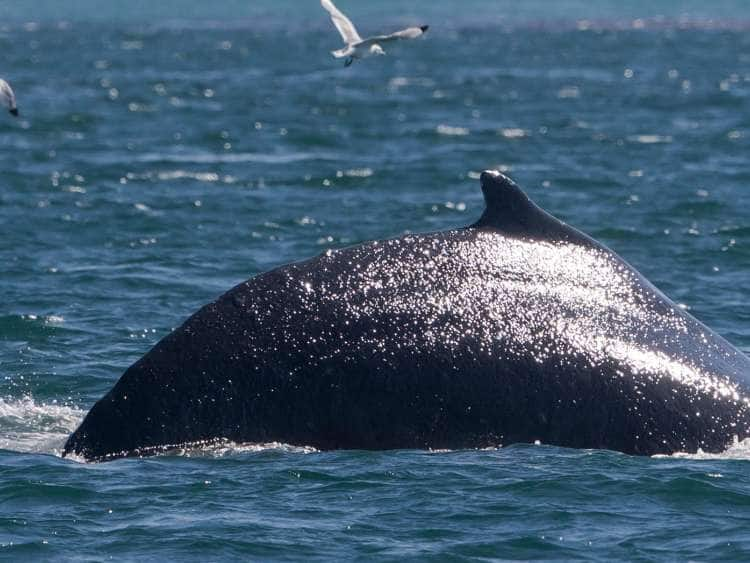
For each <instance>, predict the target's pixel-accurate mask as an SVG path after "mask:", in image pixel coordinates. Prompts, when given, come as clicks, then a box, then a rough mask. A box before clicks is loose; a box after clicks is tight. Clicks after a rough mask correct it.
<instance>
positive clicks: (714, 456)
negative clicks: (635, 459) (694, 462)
mask: <svg viewBox="0 0 750 563" xmlns="http://www.w3.org/2000/svg"><path fill="white" fill-rule="evenodd" d="M653 457H655V458H676V459H707V460H730V459H745V460H750V438H748V439H745V440H742V441H740V440H738V439H737V437H736V436H735V438H734V441H733V443H732V445H731V446H729V447H728V448H727V449H726V450H724V451H723V452H719V453H708V452H704V451H703V450H701V449H700V448H699V449H698V451H697V452H695V453H692V454H691V453H687V452H676V453H673V454H671V455H664V454H659V455H655V456H653Z"/></svg>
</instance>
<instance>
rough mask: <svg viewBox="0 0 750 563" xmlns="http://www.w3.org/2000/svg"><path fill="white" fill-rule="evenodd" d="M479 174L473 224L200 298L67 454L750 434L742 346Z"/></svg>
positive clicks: (369, 245) (711, 444) (588, 444)
mask: <svg viewBox="0 0 750 563" xmlns="http://www.w3.org/2000/svg"><path fill="white" fill-rule="evenodd" d="M481 187H482V191H483V194H484V199H485V207H486V208H485V210H484V212H483V214H482V215H481V217H480V219H479V220H478V221H477V222H476V223H474V224H472V225H470V226H467V227H463V228H457V229H454V230H448V231H444V232H436V233H427V234H409V235H407V236H402V237H400V238H394V239H390V240H381V241H372V242H366V243H364V244H360V245H358V246H352V247H349V248H342V249H336V250H334V249H332V250H328V251H326V252H324V253H323V254H321V255H320V256H317V257H315V258H312V259H309V260H306V261H302V262H297V263H292V264H289V265H286V266H282V267H280V268H277V269H275V270H272V271H270V272H267V273H264V274H261V275H258V276H256V277H253V278H251V279H249V280H248V281H246V282H244V283H241V284H239V285H238V286H236V287H234V288H233V289H231V290H229V291H228V292H227V293H225V294H224V295H222V296H221V297H219V298H218V299H217V300H216V301H214V302H213V303H210V304H208V305H206V306H204V307H203V308H202V309H200V310H199V311H198V312H196V313H195V314H194V315H192V316H191V317H190V318H188V319H187V320H186V321H185V323H184V324H183V325H182V326H180V327H179V328H177V329H176V330H174V331H173V332H171V333H170V334H168V335H167V336H165V337H164V338H163V339H162V340H161V341H160V342H158V343H157V344H156V345H155V346H154V347H153V348H152V349H151V350H150V351H149V352H148V353H147V354H146V355H145V356H143V357H142V358H141V359H140V360H138V361H137V362H136V363H135V364H133V365H132V366H131V367H130V368H128V369H127V370H126V371H125V373H124V374H123V375H122V376H121V377H120V379H119V381H117V383H116V384H115V386H114V387H113V388H112V389H111V390H110V391H109V392H108V393H107V394H106V395H105V396H104V397H103V398H101V399H100V400H99V401H98V402H97V403H96V404H94V406H93V407H92V408H91V410H90V412H89V413H88V414H87V416H86V417H85V419H84V420H83V421H82V423H81V424H80V426H79V427H78V429H77V430H75V432H74V433H73V434H72V435H71V436H70V438H69V439H68V441H67V443H66V444H65V447H64V454H63V455H70V454H77V455H78V456H82V457H83V458H85V459H87V460H107V459H112V458H117V457H123V456H138V455H149V454H154V453H158V452H160V451H164V450H167V449H170V448H172V447H175V446H179V445H184V444H189V443H194V442H205V441H211V440H220V439H222V440H231V441H236V442H258V443H263V442H284V443H289V444H295V445H306V446H313V447H315V448H319V449H337V448H354V449H391V448H449V449H455V448H477V447H488V446H498V445H508V444H512V443H518V442H529V443H531V442H536V441H540V442H542V443H546V444H554V445H559V446H567V447H577V448H606V449H611V450H617V451H621V452H625V453H628V454H641V455H651V454H657V453H666V454H668V453H673V452H676V451H686V452H695V451H697V450H698V449H703V450H704V451H714V452H715V451H721V450H723V449H725V448H726V447H727V446H728V445H730V444H731V443H732V442H733V441H734V440H737V439H744V438H745V437H747V436H748V429H749V428H750V415H749V413H750V408H749V407H750V360H749V359H748V358H747V357H746V356H744V355H743V354H742V353H741V352H739V351H738V350H737V349H735V348H734V347H733V346H732V345H731V344H729V343H728V342H727V341H726V340H724V339H723V338H722V337H720V336H719V335H717V334H715V333H714V332H712V331H711V330H710V329H709V328H707V327H706V326H704V325H703V324H701V323H700V322H699V321H697V320H696V319H695V318H693V317H692V316H690V315H689V314H688V313H687V312H686V311H684V310H682V309H681V308H680V307H678V306H676V305H675V304H674V303H673V302H672V301H670V300H669V298H667V297H666V296H665V295H664V294H662V293H661V292H660V291H659V290H658V289H657V288H656V287H654V286H653V285H652V284H651V283H650V282H648V281H647V280H646V279H645V278H644V277H643V276H641V275H640V274H639V273H638V272H637V271H636V270H635V269H634V268H632V267H631V266H630V265H629V264H628V263H627V262H625V261H624V260H623V259H621V258H620V257H619V256H617V255H616V254H615V253H614V252H612V251H611V250H609V249H608V248H606V247H605V246H604V245H602V244H600V243H598V242H597V241H595V240H593V239H592V238H590V237H589V236H587V235H585V234H583V233H582V232H580V231H578V230H576V229H574V228H572V227H570V226H568V225H566V224H565V223H563V222H561V221H559V220H558V219H556V218H555V217H553V216H552V215H550V214H548V213H547V212H545V211H543V210H542V209H541V208H539V207H538V206H537V205H535V204H534V203H533V202H532V201H531V200H530V199H529V198H528V197H527V196H526V194H525V193H524V192H523V191H522V190H521V189H520V188H519V187H518V186H517V185H516V184H515V183H514V182H513V181H512V180H510V179H509V178H507V177H506V176H504V175H502V174H501V173H499V172H495V171H485V172H484V173H482V175H481Z"/></svg>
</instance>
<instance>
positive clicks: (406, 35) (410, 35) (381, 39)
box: [363, 25, 430, 43]
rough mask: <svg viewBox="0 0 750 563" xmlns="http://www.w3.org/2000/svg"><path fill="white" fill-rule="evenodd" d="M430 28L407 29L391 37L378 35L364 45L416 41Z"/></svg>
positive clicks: (368, 39) (427, 26) (370, 38)
mask: <svg viewBox="0 0 750 563" xmlns="http://www.w3.org/2000/svg"><path fill="white" fill-rule="evenodd" d="M429 28H430V26H429V25H422V26H419V27H407V28H406V29H402V30H401V31H397V32H396V33H391V34H390V35H376V36H375V37H368V38H367V39H365V40H364V41H363V43H387V42H388V41H397V40H399V39H416V38H417V37H421V36H422V35H424V34H425V33H427V30H428V29H429Z"/></svg>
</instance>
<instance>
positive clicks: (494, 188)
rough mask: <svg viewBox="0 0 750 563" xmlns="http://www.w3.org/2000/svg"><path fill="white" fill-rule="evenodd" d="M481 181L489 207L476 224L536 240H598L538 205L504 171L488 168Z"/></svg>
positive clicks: (474, 225)
mask: <svg viewBox="0 0 750 563" xmlns="http://www.w3.org/2000/svg"><path fill="white" fill-rule="evenodd" d="M480 182H481V184H482V193H483V194H484V201H485V206H486V208H485V210H484V213H483V214H482V216H481V217H480V218H479V221H477V222H476V223H474V224H473V225H472V227H473V228H479V229H493V230H496V231H500V232H502V233H504V234H507V235H509V236H512V237H517V238H528V239H534V240H550V241H565V242H572V243H578V244H586V245H590V244H591V243H592V242H594V241H593V240H592V239H590V238H589V237H588V236H586V235H584V234H583V233H581V232H580V231H578V230H576V229H574V228H573V227H570V226H569V225H566V224H565V223H563V222H562V221H560V220H559V219H557V218H555V217H553V216H552V215H550V214H549V213H547V212H546V211H544V210H543V209H542V208H541V207H539V206H538V205H536V204H535V203H534V202H533V201H531V199H529V196H527V195H526V194H525V193H524V192H523V190H522V189H521V188H519V187H518V184H516V183H515V182H514V181H513V180H511V179H510V178H508V177H507V176H505V175H504V174H502V173H501V172H498V171H497V170H485V171H484V172H482V175H481V176H480ZM594 244H596V243H594Z"/></svg>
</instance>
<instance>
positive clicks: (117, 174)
mask: <svg viewBox="0 0 750 563" xmlns="http://www.w3.org/2000/svg"><path fill="white" fill-rule="evenodd" d="M339 3H340V4H341V7H342V8H344V7H346V11H347V12H348V13H350V15H351V16H352V18H353V19H354V20H355V22H357V24H358V26H359V27H360V29H361V31H362V32H363V33H369V32H373V33H377V32H384V31H388V30H390V29H391V28H393V27H394V26H399V25H402V24H421V23H429V24H430V25H431V28H430V33H429V34H428V35H427V36H426V37H425V40H424V41H418V42H413V43H409V44H404V45H394V46H392V47H389V48H388V49H387V50H388V51H389V56H387V57H380V58H378V59H376V60H367V61H364V62H358V63H356V64H355V65H353V66H352V67H351V68H349V69H345V68H343V67H342V66H341V63H340V61H335V60H333V59H332V58H331V57H330V55H329V53H328V51H329V50H331V49H335V48H338V47H339V43H340V40H339V37H338V36H337V34H336V32H335V30H334V29H333V28H332V26H331V24H330V21H329V20H328V19H327V17H326V16H325V13H324V12H323V11H322V10H320V9H319V7H318V6H317V3H316V2H310V3H309V4H310V5H309V6H308V5H305V6H300V4H299V3H298V2H291V1H290V0H280V1H278V2H271V1H270V0H259V1H258V2H252V3H248V2H239V1H234V0H232V1H227V2H224V3H208V4H207V3H198V2H195V1H194V0H182V1H177V0H168V1H165V2H163V3H152V4H153V5H151V6H148V5H146V4H145V3H142V2H137V3H135V4H133V5H132V6H131V7H130V8H126V7H124V6H125V4H122V3H94V2H93V1H92V0H82V1H81V2H76V3H74V5H73V6H70V7H69V9H67V8H66V9H65V10H63V9H62V8H61V6H62V4H60V3H57V2H51V1H48V0H44V1H40V2H38V3H28V5H26V4H24V5H23V6H21V5H19V3H17V2H11V1H10V0H0V22H1V23H0V47H1V49H0V51H1V52H2V56H1V58H0V76H2V77H4V78H6V79H7V80H9V81H10V82H11V83H12V84H13V87H14V89H15V90H16V94H17V96H18V102H19V108H20V110H21V118H20V119H18V120H13V119H12V118H11V117H10V116H2V118H1V119H0V234H1V235H2V236H1V237H0V264H2V273H1V274H0V290H1V291H0V295H1V296H2V300H1V301H0V448H2V449H1V450H0V558H7V559H9V560H19V559H22V558H29V557H33V558H37V559H43V560H44V559H46V560H60V559H72V560H94V559H95V560H99V559H104V558H109V557H112V558H118V559H126V560H139V561H140V560H164V559H168V560H196V561H197V560H201V561H202V560H218V559H227V558H229V559H232V558H236V559H246V558H255V559H264V560H265V559H286V560H300V559H318V560H320V559H326V560H328V559H369V558H373V557H381V558H386V559H397V558H398V559H403V558H407V559H424V558H431V557H434V558H440V559H448V560H457V561H458V560H468V559H498V558H499V559H519V558H541V559H595V560H611V559H627V560H631V559H643V560H649V559H655V560H660V559H737V560H742V559H745V560H746V559H747V558H748V557H750V537H748V535H747V529H748V526H749V525H750V481H749V480H748V469H749V468H750V461H749V460H750V452H749V451H748V447H750V446H747V445H746V444H738V445H736V446H735V447H734V448H732V449H731V450H730V451H729V452H727V453H726V454H722V455H720V456H707V455H701V454H697V455H692V456H675V457H669V458H634V457H629V456H625V455H622V454H618V453H613V452H608V451H575V450H565V449H560V448H555V447H550V446H546V445H539V446H534V445H517V446H510V447H504V448H499V449H496V450H487V451H449V452H423V451H394V452H360V451H343V452H316V451H313V450H310V449H306V448H292V447H289V446H285V445H283V444H267V445H247V444H245V445H242V444H239V445H238V444H223V445H218V446H217V445H214V446H211V447H205V448H193V449H190V450H185V451H183V452H181V455H170V456H163V457H157V458H152V459H144V460H137V459H128V460H121V461H116V462H112V463H107V464H84V463H78V462H75V461H71V460H68V459H65V460H63V459H60V458H59V451H60V448H61V446H62V443H63V441H64V440H65V437H66V435H67V434H68V433H69V432H70V431H71V430H72V429H74V428H75V426H76V425H77V423H78V422H79V421H80V420H81V418H82V417H83V415H84V414H85V412H86V410H87V409H88V408H89V407H90V406H91V405H92V404H93V402H94V401H95V400H96V399H97V398H99V397H100V396H101V395H102V394H103V393H104V392H105V391H106V390H107V389H109V388H110V387H111V385H112V384H113V383H114V381H115V380H116V379H117V378H118V377H119V375H120V374H121V373H122V371H123V370H124V369H125V368H126V367H127V366H129V365H130V364H131V363H132V362H134V361H135V360H137V359H138V358H139V357H140V356H141V355H142V354H143V353H145V352H146V351H147V350H148V349H149V348H150V347H151V346H152V345H153V344H154V343H156V342H157V341H158V340H159V339H160V338H162V337H163V336H164V335H165V334H167V333H168V332H169V331H170V330H171V329H173V328H175V327H177V326H179V325H180V323H181V322H182V321H183V320H184V319H185V318H186V317H187V316H188V315H189V314H190V313H192V312H193V311H195V310H196V309H197V308H198V307H199V306H200V305H202V304H204V303H206V302H208V301H210V300H212V299H214V298H215V297H217V296H218V295H219V294H221V293H222V292H223V291H225V290H226V289H228V288H230V287H231V286H233V285H235V284H236V283H238V282H240V281H242V280H244V279H246V278H248V277H250V276H251V275H255V274H257V273H259V272H262V271H265V270H267V269H269V268H272V267H274V266H276V265H280V264H283V263H287V262H290V261H294V260H299V259H303V258H307V257H310V256H312V255H315V254H318V253H320V252H322V251H324V250H325V249H327V248H331V247H341V246H346V245H350V244H354V243H357V242H360V241H363V240H370V239H377V238H383V237H390V236H397V235H400V234H403V233H405V232H420V231H430V230H440V229H446V228H451V227H456V226H461V225H466V224H469V223H471V222H473V221H474V220H476V218H478V216H479V215H480V213H481V210H482V197H481V192H480V189H479V183H478V173H479V171H481V170H483V169H486V168H493V167H494V168H499V169H501V170H503V171H505V172H507V173H508V174H509V175H511V176H512V177H513V178H514V179H515V180H516V181H517V182H518V183H519V184H520V185H521V186H523V187H524V188H525V189H526V190H527V192H528V193H529V195H530V196H531V197H532V198H533V199H534V200H535V201H537V202H538V203H540V204H541V205H542V206H543V207H545V208H546V209H548V210H549V211H551V212H552V213H554V214H555V215H556V216H558V217H560V218H562V219H563V220H565V221H567V222H569V223H571V224H572V225H574V226H576V227H578V228H580V229H582V230H584V231H585V232H587V233H589V234H591V235H592V236H593V237H595V238H597V239H598V240H600V241H602V242H603V243H605V244H607V245H608V246H610V247H611V248H612V249H614V250H615V251H616V252H618V253H619V254H620V255H621V256H623V257H624V258H625V259H626V260H628V261H629V262H630V263H631V264H633V265H634V266H635V267H636V268H637V269H639V270H640V271H641V272H642V273H643V274H644V275H646V277H648V278H649V279H650V280H652V281H653V282H654V283H655V284H656V285H657V286H658V287H659V288H660V289H662V290H663V291H664V292H665V293H666V294H667V295H669V296H670V297H671V298H672V299H674V300H675V301H676V302H678V303H680V304H681V305H682V306H684V307H686V308H688V309H689V310H690V312H691V313H692V314H693V315H695V316H696V317H697V318H699V319H700V320H701V321H703V322H705V323H706V324H707V325H709V326H710V327H711V328H713V329H714V330H716V331H717V332H718V333H720V334H722V335H723V336H725V337H726V338H727V339H728V340H729V341H731V342H732V343H733V344H734V345H736V346H737V347H738V348H740V349H742V350H744V351H745V352H747V351H749V350H750V308H749V307H748V306H747V302H748V298H749V297H750V286H749V285H748V283H747V280H748V275H750V218H749V217H750V213H748V211H749V210H750V190H748V186H749V185H750V150H748V149H750V35H749V34H748V33H747V31H748V30H749V29H750V7H749V6H748V5H747V4H746V3H744V2H737V1H730V0H725V1H720V2H716V3H713V4H706V3H699V2H694V1H685V2H677V1H671V0H659V1H656V2H640V1H638V2H631V3H627V4H628V6H626V7H623V6H621V5H620V4H621V3H617V2H614V1H613V0H612V1H603V2H598V3H596V6H595V7H592V6H591V3H585V2H579V1H575V0H565V1H563V2H556V3H554V6H551V5H550V3H548V2H542V1H539V0H535V1H532V2H525V3H523V4H522V6H521V7H518V4H519V3H515V2H510V1H502V2H484V1H480V0H470V1H468V2H467V3H466V6H465V8H464V9H462V10H461V11H460V12H458V11H457V10H456V8H455V6H456V3H454V2H448V0H436V1H434V2H432V1H431V2H427V1H426V0H418V1H415V2H411V3H409V4H408V6H404V5H403V3H397V2H395V1H391V0H388V1H384V2H382V3H380V2H379V3H368V4H365V3H364V2H360V1H357V0H352V1H350V2H345V1H344V0H339ZM102 4H104V5H102ZM462 5H463V4H462ZM118 6H119V7H118ZM397 7H398V9H396V8H397Z"/></svg>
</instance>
